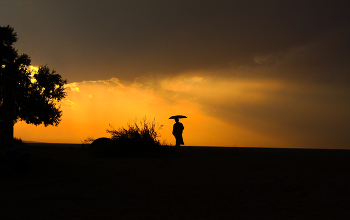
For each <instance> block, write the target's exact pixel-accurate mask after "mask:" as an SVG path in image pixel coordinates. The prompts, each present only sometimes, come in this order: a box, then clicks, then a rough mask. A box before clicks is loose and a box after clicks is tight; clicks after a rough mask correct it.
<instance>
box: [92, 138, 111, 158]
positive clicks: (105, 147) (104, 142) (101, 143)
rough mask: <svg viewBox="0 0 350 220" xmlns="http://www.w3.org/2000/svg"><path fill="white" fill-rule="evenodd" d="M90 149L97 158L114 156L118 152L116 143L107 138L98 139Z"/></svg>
mask: <svg viewBox="0 0 350 220" xmlns="http://www.w3.org/2000/svg"><path fill="white" fill-rule="evenodd" d="M89 147H90V149H91V150H92V152H93V154H94V155H96V156H114V154H115V153H116V152H115V151H116V150H117V146H116V143H115V141H113V140H112V139H110V138H106V137H102V138H97V139H96V140H94V141H92V143H91V144H90V146H89Z"/></svg>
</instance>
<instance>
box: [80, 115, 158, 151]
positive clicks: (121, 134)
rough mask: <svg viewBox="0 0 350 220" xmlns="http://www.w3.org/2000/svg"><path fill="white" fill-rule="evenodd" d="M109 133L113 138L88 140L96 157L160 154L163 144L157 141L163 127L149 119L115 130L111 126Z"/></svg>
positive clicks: (135, 121)
mask: <svg viewBox="0 0 350 220" xmlns="http://www.w3.org/2000/svg"><path fill="white" fill-rule="evenodd" d="M109 126H110V129H107V130H106V131H107V133H109V134H110V135H111V138H98V139H96V140H95V139H93V138H88V139H87V140H85V142H86V143H88V142H90V143H91V144H90V148H91V149H92V152H93V153H94V154H95V155H96V156H107V157H109V156H118V155H138V154H144V153H147V152H160V151H162V150H161V146H162V144H160V142H159V140H157V138H158V137H160V136H159V134H158V131H159V130H160V129H161V128H162V127H163V125H160V126H158V125H157V124H156V122H155V120H153V121H152V122H150V121H148V120H147V118H146V117H145V118H143V119H142V120H140V121H139V123H138V121H137V119H135V120H134V121H133V122H132V123H128V124H127V127H126V128H124V127H121V128H117V129H116V128H114V127H113V126H112V125H109Z"/></svg>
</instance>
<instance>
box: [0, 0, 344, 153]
mask: <svg viewBox="0 0 350 220" xmlns="http://www.w3.org/2000/svg"><path fill="white" fill-rule="evenodd" d="M349 11H350V4H348V2H347V1H345V0H344V1H337V0H334V1H324V0H318V1H310V0H303V1H299V0H293V1H289V0H285V1H280V0H264V1H260V0H246V1H238V0H230V1H223V0H215V1H206V0H186V1H183V0H167V1H160V0H147V1H146V0H139V1H134V0H128V1H107V0H106V1H96V0H94V1H93V0H80V1H79V0H75V1H71V0H69V1H67V0H61V1H52V0H45V1H44V0H25V1H24V0H9V1H7V0H0V25H1V26H5V25H10V26H12V27H13V28H14V29H15V31H16V32H17V35H18V41H17V43H16V44H15V45H14V46H15V48H16V49H17V50H18V51H19V53H26V54H28V55H29V56H30V57H31V59H32V65H33V66H34V67H38V66H39V65H45V64H47V65H48V66H49V67H50V68H53V69H55V70H56V71H57V73H58V74H60V75H61V76H62V77H63V78H64V79H67V80H68V84H67V86H66V92H67V97H66V98H65V99H64V100H63V101H62V102H61V103H60V105H61V110H62V111H63V116H62V121H61V123H60V124H59V125H58V126H57V127H53V126H48V127H44V126H34V125H27V124H25V123H24V122H18V123H17V124H16V125H15V130H14V134H15V136H16V137H20V138H22V140H25V141H42V142H55V143H81V142H82V141H83V140H85V139H86V138H88V137H93V138H98V137H109V134H107V133H106V129H108V128H110V125H112V126H114V127H116V128H118V127H125V126H126V125H127V124H128V123H131V122H133V121H134V120H135V119H136V120H140V119H142V118H144V117H146V118H147V119H149V120H150V121H153V120H155V121H156V122H157V124H159V125H163V128H162V129H161V130H159V133H160V135H161V137H160V138H159V139H160V140H161V141H165V142H167V143H169V144H175V139H174V137H173V136H172V134H171V131H172V126H173V123H174V121H173V120H169V119H168V118H169V117H170V116H172V115H177V114H180V115H186V116H187V117H188V118H187V119H182V120H181V122H182V123H183V124H184V127H185V130H184V133H183V137H184V142H185V144H186V145H191V146H231V147H282V148H284V147H293V148H294V147H297V148H342V149H345V148H350V135H349V133H350V116H349V112H350V86H349V85H350V62H349V61H350V40H349V39H350V13H349Z"/></svg>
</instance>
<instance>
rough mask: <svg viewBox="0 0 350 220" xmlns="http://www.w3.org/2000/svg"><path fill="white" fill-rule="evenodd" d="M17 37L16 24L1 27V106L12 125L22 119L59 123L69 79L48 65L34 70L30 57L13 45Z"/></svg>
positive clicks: (28, 121) (43, 122)
mask: <svg viewBox="0 0 350 220" xmlns="http://www.w3.org/2000/svg"><path fill="white" fill-rule="evenodd" d="M16 41H17V33H16V32H14V29H13V28H12V27H10V26H3V27H0V62H1V65H0V81H1V83H0V110H1V111H2V114H3V115H5V120H7V121H9V119H10V120H11V124H12V126H13V125H14V124H15V123H16V122H17V121H18V120H23V121H25V122H26V123H28V124H34V125H39V124H44V125H45V126H48V125H55V126H57V125H58V124H59V122H60V120H61V116H62V111H61V110H60V107H59V106H57V103H58V102H59V101H60V100H61V99H63V98H64V97H65V96H66V93H65V92H64V84H66V83H67V80H63V79H62V77H61V76H60V75H59V74H56V71H55V70H50V68H49V67H48V66H47V65H45V66H40V67H39V70H38V72H37V73H36V74H33V72H32V71H31V70H30V69H29V66H30V63H31V60H30V57H29V56H28V55H27V54H21V55H19V54H18V52H17V50H16V49H15V48H14V47H13V44H14V43H15V42H16ZM12 136H13V134H12Z"/></svg>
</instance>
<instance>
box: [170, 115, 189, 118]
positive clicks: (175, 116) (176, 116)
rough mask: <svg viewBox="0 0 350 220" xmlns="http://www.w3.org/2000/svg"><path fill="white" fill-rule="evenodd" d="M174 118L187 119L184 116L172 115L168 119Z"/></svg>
mask: <svg viewBox="0 0 350 220" xmlns="http://www.w3.org/2000/svg"><path fill="white" fill-rule="evenodd" d="M175 118H187V117H186V116H184V115H174V116H171V117H170V118H169V119H175Z"/></svg>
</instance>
